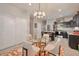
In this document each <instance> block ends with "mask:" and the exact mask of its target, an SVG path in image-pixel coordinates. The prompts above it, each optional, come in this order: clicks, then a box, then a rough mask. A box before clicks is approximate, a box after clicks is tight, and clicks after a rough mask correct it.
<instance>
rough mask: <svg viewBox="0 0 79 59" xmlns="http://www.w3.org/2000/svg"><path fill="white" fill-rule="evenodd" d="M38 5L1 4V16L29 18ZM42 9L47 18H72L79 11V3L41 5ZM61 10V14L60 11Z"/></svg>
mask: <svg viewBox="0 0 79 59" xmlns="http://www.w3.org/2000/svg"><path fill="white" fill-rule="evenodd" d="M38 5H39V4H38V3H32V4H31V6H30V5H29V4H28V3H12V4H11V3H9V4H7V3H1V4H0V14H6V13H10V14H12V15H17V16H25V17H26V16H27V15H30V14H33V13H34V12H35V11H37V10H38ZM40 9H41V10H43V11H45V13H46V18H48V19H56V18H59V17H63V16H71V15H74V14H75V13H76V11H79V4H78V3H41V4H40ZM58 10H60V12H59V11H58Z"/></svg>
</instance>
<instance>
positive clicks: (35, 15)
mask: <svg viewBox="0 0 79 59" xmlns="http://www.w3.org/2000/svg"><path fill="white" fill-rule="evenodd" d="M45 16H46V14H45V12H44V11H41V10H40V3H39V10H37V11H36V12H35V13H34V17H35V18H43V17H45Z"/></svg>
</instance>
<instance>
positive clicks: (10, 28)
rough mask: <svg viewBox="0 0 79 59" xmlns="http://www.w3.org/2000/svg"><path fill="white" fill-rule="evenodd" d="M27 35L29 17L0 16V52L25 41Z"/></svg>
mask: <svg viewBox="0 0 79 59" xmlns="http://www.w3.org/2000/svg"><path fill="white" fill-rule="evenodd" d="M28 34H29V16H26V17H25V18H24V17H23V18H21V17H18V16H14V15H11V14H3V15H2V14H0V50H2V49H5V48H7V47H10V46H13V45H15V44H18V43H21V42H23V41H25V40H26V39H27V37H28Z"/></svg>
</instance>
